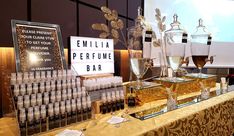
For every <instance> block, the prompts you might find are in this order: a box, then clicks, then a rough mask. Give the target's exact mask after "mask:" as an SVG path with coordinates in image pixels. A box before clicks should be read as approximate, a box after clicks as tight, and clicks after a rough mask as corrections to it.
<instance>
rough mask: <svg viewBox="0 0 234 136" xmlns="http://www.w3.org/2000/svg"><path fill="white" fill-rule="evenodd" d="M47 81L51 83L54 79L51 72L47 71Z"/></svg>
mask: <svg viewBox="0 0 234 136" xmlns="http://www.w3.org/2000/svg"><path fill="white" fill-rule="evenodd" d="M46 79H47V81H50V80H51V79H52V78H51V71H50V70H48V71H46Z"/></svg>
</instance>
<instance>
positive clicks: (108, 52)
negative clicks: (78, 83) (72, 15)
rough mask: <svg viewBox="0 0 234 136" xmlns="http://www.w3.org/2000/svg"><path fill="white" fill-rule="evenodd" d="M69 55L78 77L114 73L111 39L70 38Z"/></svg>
mask: <svg viewBox="0 0 234 136" xmlns="http://www.w3.org/2000/svg"><path fill="white" fill-rule="evenodd" d="M69 55H70V62H71V66H72V68H73V69H74V70H75V71H76V72H77V74H78V75H79V76H85V75H95V74H107V73H114V44H113V40H112V39H101V38H89V37H77V36H71V37H70V51H69Z"/></svg>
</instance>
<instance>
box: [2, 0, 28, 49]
mask: <svg viewBox="0 0 234 136" xmlns="http://www.w3.org/2000/svg"><path fill="white" fill-rule="evenodd" d="M11 19H18V20H27V0H4V1H1V4H0V47H2V46H4V47H10V46H12V45H13V44H12V43H13V42H12V34H11Z"/></svg>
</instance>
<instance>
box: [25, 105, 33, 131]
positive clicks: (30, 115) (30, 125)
mask: <svg viewBox="0 0 234 136" xmlns="http://www.w3.org/2000/svg"><path fill="white" fill-rule="evenodd" d="M27 118H28V127H27V128H28V135H33V134H34V133H35V132H34V113H33V108H32V107H29V108H28V115H27Z"/></svg>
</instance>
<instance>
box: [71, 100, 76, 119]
mask: <svg viewBox="0 0 234 136" xmlns="http://www.w3.org/2000/svg"><path fill="white" fill-rule="evenodd" d="M71 110H72V115H71V116H72V117H71V118H72V119H71V123H75V122H76V117H77V116H76V110H77V109H76V99H72V100H71Z"/></svg>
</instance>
